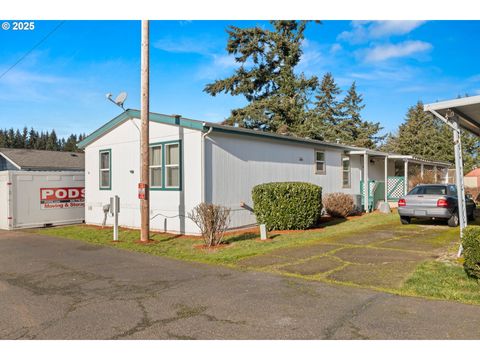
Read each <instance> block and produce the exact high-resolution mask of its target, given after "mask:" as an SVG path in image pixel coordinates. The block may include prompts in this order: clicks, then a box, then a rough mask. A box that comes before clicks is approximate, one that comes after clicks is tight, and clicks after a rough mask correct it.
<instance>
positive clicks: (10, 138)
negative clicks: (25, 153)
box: [6, 128, 15, 148]
mask: <svg viewBox="0 0 480 360" xmlns="http://www.w3.org/2000/svg"><path fill="white" fill-rule="evenodd" d="M6 143H7V147H9V148H12V147H15V130H13V128H10V129H8V133H7V136H6Z"/></svg>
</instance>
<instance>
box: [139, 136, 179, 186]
mask: <svg viewBox="0 0 480 360" xmlns="http://www.w3.org/2000/svg"><path fill="white" fill-rule="evenodd" d="M175 144H178V186H166V169H167V166H166V151H165V149H166V147H167V145H175ZM158 146H161V147H162V150H161V151H162V167H161V168H162V179H161V182H162V186H150V190H151V191H182V188H183V182H182V177H183V146H182V140H171V141H162V142H155V143H151V144H149V147H158ZM172 167H173V166H172ZM148 174H149V176H150V164H149V165H148Z"/></svg>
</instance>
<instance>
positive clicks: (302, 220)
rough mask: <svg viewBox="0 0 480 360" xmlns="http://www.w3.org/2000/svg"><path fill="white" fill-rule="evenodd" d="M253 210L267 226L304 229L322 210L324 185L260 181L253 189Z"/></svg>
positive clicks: (271, 227)
mask: <svg viewBox="0 0 480 360" xmlns="http://www.w3.org/2000/svg"><path fill="white" fill-rule="evenodd" d="M252 199H253V211H254V213H255V216H256V217H257V222H258V223H259V224H265V225H266V226H267V229H268V230H304V229H308V228H309V227H312V226H313V225H315V224H316V223H317V221H318V219H319V217H320V212H321V210H322V188H321V187H320V186H317V185H314V184H309V183H304V182H276V183H275V182H273V183H266V184H260V185H257V186H255V187H254V188H253V190H252Z"/></svg>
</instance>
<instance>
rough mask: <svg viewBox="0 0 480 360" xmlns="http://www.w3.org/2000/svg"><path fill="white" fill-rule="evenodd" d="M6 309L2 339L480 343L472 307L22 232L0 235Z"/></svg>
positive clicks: (0, 324) (478, 316) (0, 309)
mask: <svg viewBox="0 0 480 360" xmlns="http://www.w3.org/2000/svg"><path fill="white" fill-rule="evenodd" d="M316 249H317V250H318V251H319V252H322V251H323V252H324V254H328V252H329V251H335V249H337V250H339V249H341V247H333V246H323V247H322V246H318V247H316ZM273 256H275V257H278V258H283V257H288V254H285V253H280V254H277V255H272V257H273ZM295 256H296V259H302V255H301V252H296V253H295ZM342 256H343V257H347V256H349V255H347V254H344V255H342ZM330 258H331V260H329V261H332V263H329V262H328V261H327V260H325V263H322V262H319V263H316V262H313V263H311V264H309V266H310V271H317V270H318V269H323V268H331V267H332V266H335V265H336V263H335V262H336V258H335V257H331V256H330V257H328V259H330ZM339 261H344V260H339ZM319 264H320V265H319ZM322 267H323V268H322ZM312 269H313V270H312ZM0 298H1V299H2V306H0V338H1V339H479V338H480V328H479V327H478V324H479V322H480V311H479V307H478V306H474V305H465V304H460V303H453V302H447V301H433V300H426V299H420V298H409V297H401V296H395V295H391V294H386V293H382V292H378V291H372V290H366V289H359V288H352V287H346V286H339V285H331V284H326V283H322V282H315V281H306V280H302V279H295V278H291V277H285V276H280V275H275V274H269V273H264V272H256V271H239V270H232V269H227V268H223V267H218V266H210V265H203V264H196V263H187V262H182V261H177V260H171V259H166V258H162V257H156V256H150V255H147V254H140V253H134V252H129V251H124V250H119V249H114V248H110V247H99V246H93V245H88V244H85V243H83V242H80V241H75V240H67V239H57V238H51V237H46V236H40V235H34V234H28V233H17V232H0Z"/></svg>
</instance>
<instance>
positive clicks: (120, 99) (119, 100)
mask: <svg viewBox="0 0 480 360" xmlns="http://www.w3.org/2000/svg"><path fill="white" fill-rule="evenodd" d="M125 100H127V93H126V92H125V91H122V92H121V93H120V94H118V96H117V97H116V98H115V104H117V105H118V106H121V107H122V108H123V103H124V102H125Z"/></svg>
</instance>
